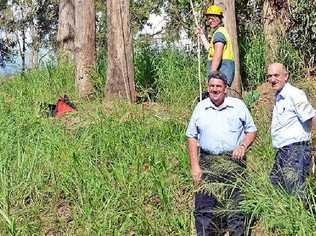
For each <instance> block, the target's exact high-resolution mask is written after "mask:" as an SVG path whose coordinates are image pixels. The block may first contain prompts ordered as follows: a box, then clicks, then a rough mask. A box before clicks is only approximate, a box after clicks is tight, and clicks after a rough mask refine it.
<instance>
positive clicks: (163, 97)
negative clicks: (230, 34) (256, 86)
mask: <svg viewBox="0 0 316 236" xmlns="http://www.w3.org/2000/svg"><path fill="white" fill-rule="evenodd" d="M143 56H144V55H143ZM149 62H150V71H152V72H153V73H152V76H153V78H154V80H152V82H150V83H155V85H156V91H157V94H156V101H157V102H155V103H150V104H149V106H146V105H143V104H140V105H130V104H125V103H122V102H117V103H113V104H108V103H106V102H104V103H101V102H100V100H101V99H102V97H101V93H98V96H100V97H97V98H98V99H95V100H92V101H82V100H80V99H79V98H78V97H77V96H76V93H75V90H74V87H73V68H72V67H71V66H69V67H68V66H64V67H55V66H53V65H48V66H47V67H46V68H45V69H43V70H37V71H33V72H28V73H26V74H25V75H24V76H20V77H18V78H16V79H14V80H10V81H6V82H2V83H1V87H0V95H1V96H0V124H1V125H0V145H1V149H0V155H1V158H0V170H1V171H0V235H45V234H49V235H190V234H191V232H192V225H194V224H193V219H192V207H193V206H192V205H193V201H192V200H193V199H192V197H193V186H192V185H191V178H190V167H189V163H188V157H187V154H186V147H185V142H186V138H185V135H184V133H185V129H186V124H187V120H188V118H189V115H190V113H191V111H192V108H193V107H192V105H193V104H194V100H195V98H196V97H197V96H198V88H199V86H198V79H197V66H196V63H197V62H196V59H194V57H192V55H188V54H183V53H179V52H177V51H173V50H163V51H161V52H159V53H158V52H157V54H155V56H154V57H153V58H152V59H150V60H149ZM137 70H139V71H140V70H141V66H139V67H138V69H137ZM137 73H140V72H137ZM140 74H141V73H140ZM140 74H138V75H140ZM202 75H203V74H202ZM96 77H97V76H96ZM140 77H141V76H140ZM202 78H203V76H202ZM96 79H100V78H98V77H97V78H96ZM100 81H101V79H100ZM102 83H103V82H102ZM102 83H101V82H100V85H101V84H102ZM142 84H145V83H142ZM64 94H67V95H68V96H69V97H70V98H71V99H72V100H73V101H74V102H75V104H76V105H77V107H78V111H77V112H74V113H69V114H66V115H65V116H63V117H62V118H61V119H55V118H47V117H46V116H44V115H43V114H42V112H41V110H40V104H41V103H43V102H47V103H54V102H56V100H57V97H58V96H61V95H64ZM252 112H253V115H254V116H255V118H256V124H257V126H258V129H259V134H258V138H257V141H256V143H255V144H254V145H253V148H252V150H251V152H250V154H249V156H248V157H249V159H248V172H249V173H248V178H247V179H246V180H245V181H244V182H243V186H242V188H243V192H244V194H245V196H246V199H245V201H244V202H243V209H244V211H245V212H247V213H248V214H249V215H250V216H252V218H253V219H258V220H260V222H261V224H262V226H263V227H264V229H265V230H266V232H267V233H271V234H273V235H312V234H313V232H315V229H316V226H315V225H316V223H315V221H314V220H313V216H314V215H313V214H314V212H315V206H316V205H315V203H314V200H315V199H314V198H313V194H314V193H315V187H316V186H315V184H314V183H313V182H311V183H310V186H309V189H308V192H309V194H308V196H309V199H310V202H311V204H310V209H308V210H305V209H303V206H302V204H301V202H300V201H298V200H297V199H295V198H293V197H290V196H287V195H286V194H285V193H283V192H282V191H280V190H277V189H275V188H273V187H272V186H271V184H270V182H269V179H268V175H269V171H270V169H271V166H272V163H273V156H274V151H273V149H272V148H271V143H270V136H269V132H268V130H269V126H270V116H269V114H270V112H269V111H267V110H266V109H264V107H258V106H253V107H252Z"/></svg>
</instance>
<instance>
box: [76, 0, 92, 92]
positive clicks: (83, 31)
mask: <svg viewBox="0 0 316 236" xmlns="http://www.w3.org/2000/svg"><path fill="white" fill-rule="evenodd" d="M75 22H76V27H75V29H76V30H75V64H76V79H75V84H76V88H77V91H78V93H79V96H80V97H87V96H89V95H90V94H92V93H93V92H94V88H93V85H92V83H91V73H92V72H93V71H94V67H95V63H96V58H95V57H96V56H95V53H96V52H95V46H96V43H95V37H96V35H95V34H96V32H95V0H75Z"/></svg>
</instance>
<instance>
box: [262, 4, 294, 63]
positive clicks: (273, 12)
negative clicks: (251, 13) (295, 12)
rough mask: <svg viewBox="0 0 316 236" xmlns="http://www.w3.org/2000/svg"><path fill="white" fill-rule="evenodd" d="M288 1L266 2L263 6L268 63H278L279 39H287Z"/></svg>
mask: <svg viewBox="0 0 316 236" xmlns="http://www.w3.org/2000/svg"><path fill="white" fill-rule="evenodd" d="M288 7H289V6H288V1H287V0H283V1H275V0H265V1H264V5H263V31H264V38H265V41H266V52H267V63H268V64H270V63H273V62H276V61H277V56H278V48H279V46H278V44H279V43H278V38H279V37H283V38H284V37H285V30H286V27H285V23H284V22H287V21H288Z"/></svg>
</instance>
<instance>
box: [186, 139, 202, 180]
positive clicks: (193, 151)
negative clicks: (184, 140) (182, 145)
mask: <svg viewBox="0 0 316 236" xmlns="http://www.w3.org/2000/svg"><path fill="white" fill-rule="evenodd" d="M197 150H198V147H197V140H196V139H195V138H189V139H188V153H189V157H190V162H191V175H192V179H193V182H195V183H197V182H199V181H201V177H202V170H201V168H200V165H199V160H198V156H197V155H198V152H197Z"/></svg>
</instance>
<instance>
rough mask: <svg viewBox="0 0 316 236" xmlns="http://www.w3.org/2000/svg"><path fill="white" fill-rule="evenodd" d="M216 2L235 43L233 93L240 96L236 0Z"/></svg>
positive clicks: (218, 0) (217, 0) (219, 0)
mask: <svg viewBox="0 0 316 236" xmlns="http://www.w3.org/2000/svg"><path fill="white" fill-rule="evenodd" d="M214 4H216V5H218V6H220V7H221V8H222V10H223V14H224V25H225V28H226V29H227V31H228V33H229V36H230V39H231V41H232V44H233V49H234V56H235V78H234V81H233V83H232V86H231V89H232V95H233V96H236V97H240V98H241V95H242V81H241V77H240V60H239V48H238V34H237V26H236V12H235V1H234V0H215V1H214Z"/></svg>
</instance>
